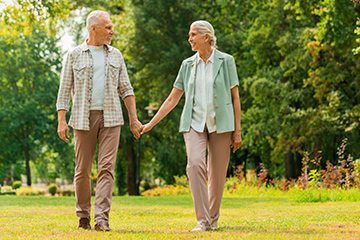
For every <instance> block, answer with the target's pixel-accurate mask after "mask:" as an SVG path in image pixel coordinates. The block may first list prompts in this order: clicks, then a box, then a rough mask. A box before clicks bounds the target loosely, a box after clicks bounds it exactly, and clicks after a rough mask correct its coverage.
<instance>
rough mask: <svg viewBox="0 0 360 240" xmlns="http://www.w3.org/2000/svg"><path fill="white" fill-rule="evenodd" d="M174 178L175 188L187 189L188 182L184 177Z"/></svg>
mask: <svg viewBox="0 0 360 240" xmlns="http://www.w3.org/2000/svg"><path fill="white" fill-rule="evenodd" d="M174 178H175V186H179V187H180V186H181V187H189V180H188V178H187V176H186V175H182V176H181V177H179V176H174Z"/></svg>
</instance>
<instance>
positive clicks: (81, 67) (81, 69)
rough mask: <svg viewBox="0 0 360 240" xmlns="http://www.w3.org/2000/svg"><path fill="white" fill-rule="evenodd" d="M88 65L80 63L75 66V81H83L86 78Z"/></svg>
mask: <svg viewBox="0 0 360 240" xmlns="http://www.w3.org/2000/svg"><path fill="white" fill-rule="evenodd" d="M85 72H86V65H85V64H78V65H75V66H74V80H75V82H83V81H84V78H85V75H86V74H85Z"/></svg>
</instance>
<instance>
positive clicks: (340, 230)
mask: <svg viewBox="0 0 360 240" xmlns="http://www.w3.org/2000/svg"><path fill="white" fill-rule="evenodd" d="M359 216H360V207H359V203H357V202H325V203H298V202H295V201H290V200H289V199H288V198H287V197H286V196H285V195H281V194H278V195H274V196H271V194H267V195H266V194H263V195H259V196H248V197H246V196H244V195H230V194H225V196H224V198H223V203H222V209H221V217H220V221H219V229H218V230H216V231H208V232H202V233H190V232H189V230H190V229H191V228H193V227H195V225H196V219H195V214H194V209H193V203H192V199H191V196H190V195H186V196H172V197H114V198H113V204H112V210H111V213H110V227H111V228H112V231H111V232H108V233H99V232H96V231H95V230H91V231H84V230H78V229H77V224H78V218H77V217H76V215H75V198H74V197H43V196H41V197H39V196H28V197H26V196H21V197H19V196H0V239H87V240H90V239H287V240H292V239H360V226H359ZM91 225H92V226H93V220H92V221H91Z"/></svg>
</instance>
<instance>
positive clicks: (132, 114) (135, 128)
mask: <svg viewBox="0 0 360 240" xmlns="http://www.w3.org/2000/svg"><path fill="white" fill-rule="evenodd" d="M123 100H124V103H125V107H126V109H127V111H128V113H129V122H130V130H131V132H132V134H133V135H134V137H135V138H136V139H138V138H139V137H140V136H141V135H140V132H141V130H142V129H143V126H142V124H141V122H140V121H139V120H138V117H137V114H136V103H135V96H134V95H128V96H126V97H125V98H124V99H123Z"/></svg>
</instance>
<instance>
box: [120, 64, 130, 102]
mask: <svg viewBox="0 0 360 240" xmlns="http://www.w3.org/2000/svg"><path fill="white" fill-rule="evenodd" d="M119 75H120V76H119V87H118V93H119V96H120V97H121V98H122V99H124V98H125V97H127V96H129V95H134V89H133V87H132V86H131V82H130V79H129V76H128V73H127V69H126V65H125V61H124V59H123V58H122V59H121V64H120V73H119Z"/></svg>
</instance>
